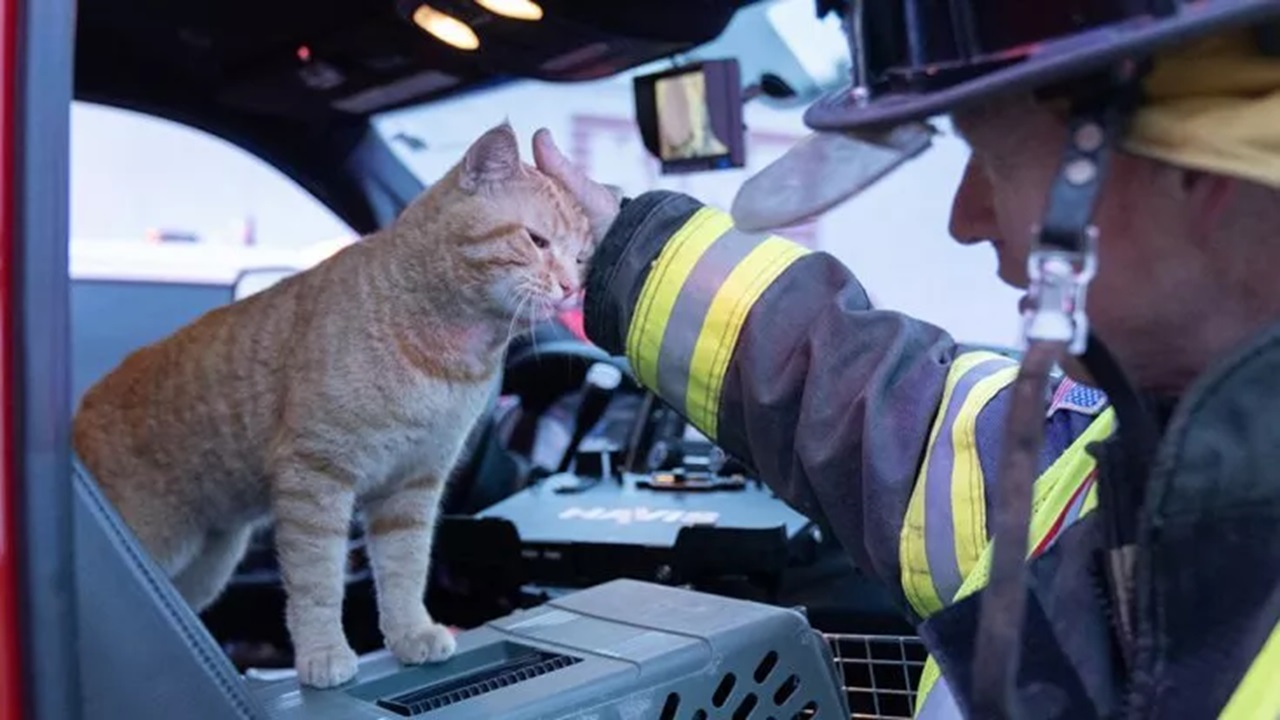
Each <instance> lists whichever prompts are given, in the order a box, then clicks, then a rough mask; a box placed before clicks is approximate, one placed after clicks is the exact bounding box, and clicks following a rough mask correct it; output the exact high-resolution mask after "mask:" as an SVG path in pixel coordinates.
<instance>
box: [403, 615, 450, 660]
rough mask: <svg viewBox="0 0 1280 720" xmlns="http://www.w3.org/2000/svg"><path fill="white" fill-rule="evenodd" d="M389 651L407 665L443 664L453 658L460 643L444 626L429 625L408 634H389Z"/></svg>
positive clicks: (416, 628) (412, 630)
mask: <svg viewBox="0 0 1280 720" xmlns="http://www.w3.org/2000/svg"><path fill="white" fill-rule="evenodd" d="M386 640H387V649H389V650H390V651H391V654H392V655H395V656H396V659H397V660H399V661H400V662H402V663H404V664H405V665H421V664H422V663H425V662H441V661H443V660H448V659H449V658H450V657H452V656H453V652H454V651H455V650H457V649H458V643H457V641H455V640H454V639H453V633H451V632H449V629H448V628H446V627H445V626H443V625H436V624H434V623H428V624H426V625H422V626H419V627H415V628H413V629H411V630H408V631H407V632H398V633H395V632H393V633H387V637H386Z"/></svg>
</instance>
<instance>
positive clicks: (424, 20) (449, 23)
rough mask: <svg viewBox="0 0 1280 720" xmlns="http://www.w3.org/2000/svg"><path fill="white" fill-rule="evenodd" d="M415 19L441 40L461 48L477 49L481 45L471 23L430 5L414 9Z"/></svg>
mask: <svg viewBox="0 0 1280 720" xmlns="http://www.w3.org/2000/svg"><path fill="white" fill-rule="evenodd" d="M413 21H414V22H415V23H417V25H418V27H420V28H422V29H423V30H426V31H427V32H429V33H431V34H432V35H433V36H435V37H436V38H437V39H439V40H440V41H441V42H444V43H448V44H449V45H452V46H453V47H456V48H458V49H459V50H475V49H476V48H478V47H480V38H478V37H476V33H475V31H474V30H472V29H471V27H470V26H469V25H467V24H466V23H464V22H462V21H461V20H459V19H458V18H456V17H453V16H452V15H446V14H445V13H442V12H440V11H439V10H437V9H435V8H433V7H431V6H430V5H419V6H418V9H417V10H414V11H413Z"/></svg>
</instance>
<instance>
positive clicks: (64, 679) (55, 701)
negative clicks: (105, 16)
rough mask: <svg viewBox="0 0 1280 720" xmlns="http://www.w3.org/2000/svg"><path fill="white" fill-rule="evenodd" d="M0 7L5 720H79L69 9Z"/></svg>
mask: <svg viewBox="0 0 1280 720" xmlns="http://www.w3.org/2000/svg"><path fill="white" fill-rule="evenodd" d="M2 12H3V14H2V16H0V78H2V86H3V89H2V90H0V170H2V171H3V175H2V176H0V332H2V333H3V348H2V349H0V356H2V359H0V409H2V410H3V412H2V414H0V424H2V425H0V536H2V538H3V539H2V540H0V595H2V596H6V597H8V598H9V599H10V600H9V601H8V604H7V605H5V606H4V607H2V608H0V611H2V612H3V613H4V614H3V615H0V638H2V639H3V642H0V720H11V719H12V720H18V719H19V718H25V719H30V720H54V719H55V718H56V719H58V720H61V719H62V718H67V719H68V720H77V719H78V718H80V716H81V709H82V700H81V687H80V674H79V656H78V652H77V648H78V643H77V637H78V632H77V630H78V615H79V613H78V604H77V600H76V588H75V576H76V573H75V557H74V554H73V547H74V535H73V533H74V526H73V505H72V499H73V498H72V483H71V472H70V469H71V467H70V457H71V455H70V438H69V434H70V417H71V408H70V405H69V403H70V400H69V398H70V377H69V376H70V372H69V365H68V358H69V345H70V340H69V338H70V332H69V325H70V322H69V310H68V287H69V282H68V278H67V252H68V237H69V224H70V223H69V217H68V204H69V203H68V193H69V187H70V186H69V180H68V176H69V146H70V115H71V98H72V89H73V82H74V67H75V65H74V56H75V40H74V38H75V4H74V0H3V8H2ZM15 601H16V602H15ZM15 685H16V686H15Z"/></svg>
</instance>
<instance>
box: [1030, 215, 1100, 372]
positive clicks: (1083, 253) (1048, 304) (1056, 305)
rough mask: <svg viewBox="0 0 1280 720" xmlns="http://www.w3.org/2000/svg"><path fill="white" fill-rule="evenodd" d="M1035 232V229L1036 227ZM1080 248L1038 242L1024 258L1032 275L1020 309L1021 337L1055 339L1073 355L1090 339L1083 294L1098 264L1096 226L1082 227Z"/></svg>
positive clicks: (1082, 348)
mask: <svg viewBox="0 0 1280 720" xmlns="http://www.w3.org/2000/svg"><path fill="white" fill-rule="evenodd" d="M1037 234H1038V230H1037ZM1082 239H1083V243H1082V247H1081V249H1080V250H1079V251H1074V250H1064V249H1060V248H1054V247H1045V246H1044V245H1040V244H1037V245H1036V246H1035V247H1034V248H1033V249H1032V251H1031V255H1030V257H1028V258H1027V273H1028V275H1029V276H1030V278H1031V283H1030V288H1029V292H1028V300H1029V302H1028V303H1027V306H1026V308H1025V309H1024V312H1023V316H1022V317H1023V337H1024V339H1025V340H1026V341H1028V342H1034V341H1045V342H1058V343H1064V344H1066V345H1067V351H1068V352H1070V353H1071V354H1072V355H1081V354H1083V353H1084V351H1085V347H1086V346H1087V345H1088V341H1089V318H1088V315H1087V314H1086V313H1085V296H1086V295H1087V293H1088V289H1089V283H1090V282H1091V281H1092V280H1093V278H1094V276H1095V274H1096V273H1097V268H1098V256H1097V246H1098V230H1097V228H1096V227H1095V226H1093V225H1090V226H1088V227H1087V228H1085V232H1084V236H1083V238H1082Z"/></svg>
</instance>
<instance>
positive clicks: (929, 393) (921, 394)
mask: <svg viewBox="0 0 1280 720" xmlns="http://www.w3.org/2000/svg"><path fill="white" fill-rule="evenodd" d="M585 315H586V328H587V333H588V335H589V336H590V337H591V339H592V340H593V341H594V342H596V343H598V344H599V345H601V346H602V347H604V348H605V349H606V350H608V351H610V352H613V353H615V354H623V353H625V355H626V357H627V358H628V360H629V362H630V363H631V365H632V368H633V370H634V372H635V373H636V375H637V377H638V378H639V380H640V381H641V382H642V383H643V384H644V385H645V386H647V387H649V388H650V389H652V390H654V391H655V392H656V393H657V394H658V395H660V396H661V397H662V398H663V399H664V400H665V401H667V402H668V403H670V404H671V405H672V406H674V407H675V408H677V409H678V410H679V411H681V412H682V413H683V414H684V416H685V417H686V418H688V419H689V420H690V422H692V423H693V424H694V425H695V426H696V427H698V429H700V430H701V431H702V432H704V433H705V434H707V435H708V436H709V437H710V438H712V439H713V440H714V441H715V442H716V443H718V444H719V445H720V446H721V447H723V448H724V449H725V450H726V451H728V452H730V453H732V454H734V455H735V456H737V457H738V458H740V459H742V460H743V461H745V462H746V463H748V464H749V465H750V466H751V467H752V468H753V470H754V471H755V472H756V473H758V474H759V476H760V477H761V479H762V480H764V481H765V482H766V483H768V484H769V485H770V487H772V488H773V489H774V491H775V492H777V493H778V494H779V495H780V496H781V497H783V499H784V500H786V501H787V502H788V503H789V504H791V505H792V506H793V507H795V508H796V509H797V510H799V511H800V512H802V513H804V514H806V515H808V516H809V517H811V518H814V519H816V520H825V523H826V524H827V525H828V526H829V527H831V528H832V530H834V531H835V533H836V534H837V536H838V538H839V540H840V541H841V542H842V544H843V545H844V546H845V548H846V549H847V550H848V551H849V552H850V553H852V554H853V555H854V557H855V559H856V560H857V561H858V563H859V565H860V566H861V567H862V569H863V570H864V571H866V572H871V573H874V574H875V575H877V576H878V577H879V578H880V579H881V581H883V582H884V583H885V585H886V586H887V587H889V588H890V589H891V590H893V591H895V595H897V597H898V599H899V601H902V600H903V599H904V598H903V594H902V586H903V580H904V578H903V577H902V575H901V572H902V567H903V564H902V563H901V562H900V554H901V550H902V548H901V547H900V537H901V536H902V534H903V533H902V530H903V522H904V519H905V518H906V517H907V512H908V504H909V502H910V500H911V497H912V490H913V488H914V487H915V484H916V479H917V476H918V474H919V472H920V470H921V466H922V460H923V458H924V455H925V452H926V446H927V445H928V442H929V440H930V437H931V435H932V434H933V433H934V428H933V425H934V421H935V417H936V416H937V415H938V412H939V408H940V407H942V406H943V405H944V404H945V401H946V399H947V398H946V395H947V394H948V392H947V388H948V378H949V375H950V374H953V370H955V368H956V367H957V366H956V361H957V357H959V360H960V361H961V362H962V363H963V367H960V370H964V369H966V368H968V367H970V366H974V365H976V364H979V363H981V362H983V361H987V360H991V359H993V356H991V355H990V354H988V353H978V354H970V353H962V352H960V351H959V350H958V348H957V346H956V344H955V343H954V342H953V340H952V339H951V338H950V337H949V336H948V335H947V334H946V333H945V332H944V331H943V330H941V329H939V328H937V327H934V326H932V325H930V324H928V323H925V322H922V321H919V320H915V319H912V318H910V317H907V316H904V315H902V314H900V313H896V312H890V311H884V310H875V309H873V308H872V307H871V305H870V302H869V301H868V298H867V294H866V293H865V292H864V290H863V288H862V286H861V285H860V284H859V283H858V281H857V279H856V278H855V277H854V276H853V275H852V274H851V273H850V272H849V270H848V269H847V268H846V267H845V266H844V265H843V264H842V263H840V262H839V261H838V260H836V259H835V258H833V257H831V256H830V255H827V254H825V253H820V252H811V251H808V250H806V249H805V248H803V247H801V246H799V245H796V244H794V243H792V242H788V241H787V240H785V239H782V238H779V237H774V236H768V235H760V234H748V233H742V232H739V231H737V230H735V229H734V228H733V227H732V223H731V220H730V218H729V217H728V216H727V215H726V214H724V213H722V212H720V211H717V210H715V209H712V208H710V207H706V206H703V205H702V204H700V203H698V202H697V201H695V200H693V199H692V198H689V197H687V196H684V195H680V194H676V193H670V192H651V193H647V194H644V195H641V196H640V197H638V198H636V199H633V200H631V201H630V202H628V203H627V204H626V205H625V206H624V207H623V210H622V212H621V214H620V215H619V217H618V218H617V220H616V221H615V222H614V223H613V225H612V226H611V228H610V231H609V232H608V234H607V235H606V237H605V238H604V239H603V240H602V241H601V243H600V246H599V248H598V250H597V253H596V255H595V257H594V259H593V262H592V266H591V268H590V271H589V274H588V279H587V294H586V313H585ZM1000 360H1002V361H1003V362H998V363H997V365H999V367H1002V368H1013V367H1015V366H1014V363H1013V362H1012V361H1009V360H1007V359H1003V358H1001V359H1000ZM984 369H985V370H989V369H990V366H988V367H986V368H984ZM1010 377H1011V376H1010ZM979 502H981V501H979ZM912 605H914V603H912Z"/></svg>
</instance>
